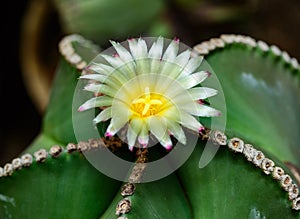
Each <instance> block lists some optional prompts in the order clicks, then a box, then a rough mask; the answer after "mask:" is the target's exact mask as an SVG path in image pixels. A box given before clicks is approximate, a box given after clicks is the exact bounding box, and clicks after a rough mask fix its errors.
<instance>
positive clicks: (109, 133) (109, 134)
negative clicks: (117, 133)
mask: <svg viewBox="0 0 300 219" xmlns="http://www.w3.org/2000/svg"><path fill="white" fill-rule="evenodd" d="M104 136H105V137H112V136H113V135H112V133H111V132H106V133H105V135H104Z"/></svg>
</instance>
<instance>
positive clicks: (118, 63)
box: [101, 54, 125, 69]
mask: <svg viewBox="0 0 300 219" xmlns="http://www.w3.org/2000/svg"><path fill="white" fill-rule="evenodd" d="M101 56H102V57H103V58H104V59H105V60H106V61H107V62H108V63H109V64H110V65H111V66H112V67H114V68H115V69H117V68H119V67H120V66H122V65H124V64H125V63H124V62H123V61H122V60H121V59H120V58H119V57H117V56H116V57H113V56H109V55H106V54H101Z"/></svg>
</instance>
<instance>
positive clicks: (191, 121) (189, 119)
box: [179, 112, 204, 132]
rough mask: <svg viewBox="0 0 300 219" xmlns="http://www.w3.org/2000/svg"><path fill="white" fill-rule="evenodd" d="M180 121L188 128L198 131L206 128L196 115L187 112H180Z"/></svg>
mask: <svg viewBox="0 0 300 219" xmlns="http://www.w3.org/2000/svg"><path fill="white" fill-rule="evenodd" d="M179 123H180V124H181V125H183V126H185V127H187V128H188V129H191V130H193V131H196V132H199V131H200V130H202V129H203V128H204V127H203V125H201V124H200V122H199V121H198V120H197V119H196V118H195V117H193V116H191V115H190V114H188V113H185V112H181V113H180V121H179Z"/></svg>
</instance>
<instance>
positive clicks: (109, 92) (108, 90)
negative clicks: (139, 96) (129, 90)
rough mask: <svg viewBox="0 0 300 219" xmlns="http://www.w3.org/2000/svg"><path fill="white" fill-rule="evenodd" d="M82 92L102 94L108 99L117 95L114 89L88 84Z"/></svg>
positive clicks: (102, 85)
mask: <svg viewBox="0 0 300 219" xmlns="http://www.w3.org/2000/svg"><path fill="white" fill-rule="evenodd" d="M84 90H86V91H90V92H94V93H102V94H105V95H107V96H110V97H114V96H115V95H116V93H117V90H116V89H115V88H113V87H112V86H107V85H105V84H88V85H86V86H85V87H84Z"/></svg>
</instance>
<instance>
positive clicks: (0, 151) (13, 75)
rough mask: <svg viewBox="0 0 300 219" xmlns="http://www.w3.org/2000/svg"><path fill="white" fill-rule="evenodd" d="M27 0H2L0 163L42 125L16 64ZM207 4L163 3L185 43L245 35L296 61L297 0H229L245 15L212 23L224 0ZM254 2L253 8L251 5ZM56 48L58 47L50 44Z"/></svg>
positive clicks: (298, 35)
mask: <svg viewBox="0 0 300 219" xmlns="http://www.w3.org/2000/svg"><path fill="white" fill-rule="evenodd" d="M29 2H30V1H29V0H26V1H25V0H22V1H6V2H5V4H6V5H5V6H4V8H2V9H3V13H1V21H2V22H1V27H2V28H1V29H2V31H1V35H2V37H1V46H2V47H1V109H2V110H1V113H0V115H1V133H0V134H1V136H0V142H1V144H0V165H3V164H4V163H6V162H9V161H10V160H11V159H12V158H13V157H15V156H17V155H18V154H19V153H20V152H21V151H22V150H23V149H24V148H25V147H26V146H28V145H29V144H30V143H31V142H32V140H33V139H34V138H35V137H36V135H37V134H38V133H39V130H40V128H41V118H42V113H41V112H39V110H37V108H38V107H37V106H36V105H35V104H34V103H33V100H32V97H30V96H29V95H28V91H27V88H26V86H25V83H24V80H23V74H22V71H23V69H22V66H21V64H20V40H21V37H22V36H21V25H22V22H23V18H24V15H25V14H26V12H27V10H28V7H29ZM208 2H211V4H207V5H206V6H205V7H206V8H204V9H203V8H197V7H193V8H190V9H188V10H187V9H182V8H181V7H180V6H178V5H176V4H174V2H173V1H166V4H168V5H169V7H168V10H167V11H166V12H165V13H164V16H165V18H166V20H167V21H168V22H169V23H170V25H172V26H173V29H174V32H175V34H176V36H179V37H180V38H181V39H182V41H183V42H185V43H187V44H190V46H192V45H194V44H195V43H199V42H201V41H202V40H206V39H208V38H210V37H217V36H219V35H220V34H222V33H238V34H246V35H250V36H252V37H254V38H256V39H263V40H264V41H266V42H268V43H269V44H275V45H278V46H279V47H280V48H281V49H283V50H287V51H288V52H289V54H291V55H292V56H294V57H296V58H298V60H299V58H300V42H299V39H300V32H299V31H300V1H299V0H289V1H285V2H282V1H280V0H272V1H255V0H248V1H241V0H240V1H239V0H236V1H232V2H234V3H235V4H236V5H237V6H238V7H243V8H245V11H246V12H247V13H248V15H247V16H242V17H241V18H240V20H238V19H237V18H234V19H233V20H231V21H226V22H220V21H215V20H213V19H212V18H211V17H210V16H209V15H210V14H209V13H208V14H207V12H208V11H209V9H210V8H211V6H212V5H214V4H219V3H220V2H222V1H216V0H215V1H213V0H212V1H208ZM224 2H225V1H224ZM245 2H247V4H248V5H247V4H246V3H245ZM260 2H262V3H260ZM253 5H255V7H253V8H251V7H252V6H253ZM50 19H52V18H51V17H50ZM53 19H55V18H53ZM124 25H125V24H124ZM54 49H55V50H56V49H57V47H55V46H54Z"/></svg>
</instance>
